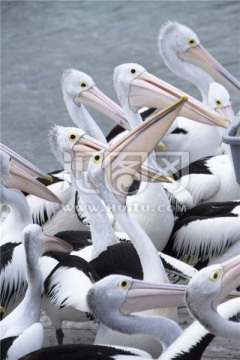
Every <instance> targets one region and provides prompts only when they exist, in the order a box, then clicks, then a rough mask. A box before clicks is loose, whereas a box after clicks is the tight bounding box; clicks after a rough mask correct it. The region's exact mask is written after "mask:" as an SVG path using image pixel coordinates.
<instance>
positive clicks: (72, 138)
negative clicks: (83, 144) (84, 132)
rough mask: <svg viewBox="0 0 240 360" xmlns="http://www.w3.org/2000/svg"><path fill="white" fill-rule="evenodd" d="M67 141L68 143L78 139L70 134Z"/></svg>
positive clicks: (75, 135)
mask: <svg viewBox="0 0 240 360" xmlns="http://www.w3.org/2000/svg"><path fill="white" fill-rule="evenodd" d="M68 139H69V140H70V141H76V140H77V139H78V135H77V134H73V133H72V134H70V135H68Z"/></svg>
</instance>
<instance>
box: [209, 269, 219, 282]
mask: <svg viewBox="0 0 240 360" xmlns="http://www.w3.org/2000/svg"><path fill="white" fill-rule="evenodd" d="M221 273H222V271H221V270H214V271H213V272H212V273H211V274H210V275H209V280H211V281H213V282H215V281H218V280H219V278H220V275H221Z"/></svg>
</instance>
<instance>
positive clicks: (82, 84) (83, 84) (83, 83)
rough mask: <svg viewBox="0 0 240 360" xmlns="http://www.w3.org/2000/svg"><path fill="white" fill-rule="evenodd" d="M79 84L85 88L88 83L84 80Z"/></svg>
mask: <svg viewBox="0 0 240 360" xmlns="http://www.w3.org/2000/svg"><path fill="white" fill-rule="evenodd" d="M80 86H81V88H83V89H85V88H86V87H87V86H88V84H87V83H85V82H81V83H80Z"/></svg>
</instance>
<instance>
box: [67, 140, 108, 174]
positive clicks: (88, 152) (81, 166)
mask: <svg viewBox="0 0 240 360" xmlns="http://www.w3.org/2000/svg"><path fill="white" fill-rule="evenodd" d="M107 148H108V145H106V144H103V143H101V142H100V141H98V140H96V139H94V138H92V137H91V136H88V135H86V134H85V135H83V136H81V137H80V138H79V139H78V141H77V142H76V143H75V144H74V145H73V147H72V151H73V157H72V164H71V166H72V172H73V174H74V176H75V177H76V178H77V179H79V177H80V176H81V174H82V172H83V171H87V169H88V163H89V161H90V159H91V157H92V156H93V154H95V153H96V152H99V151H101V150H105V149H107Z"/></svg>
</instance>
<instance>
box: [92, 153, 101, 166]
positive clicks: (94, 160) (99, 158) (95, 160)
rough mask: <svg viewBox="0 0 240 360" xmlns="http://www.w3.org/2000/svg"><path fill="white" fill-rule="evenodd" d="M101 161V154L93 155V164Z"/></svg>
mask: <svg viewBox="0 0 240 360" xmlns="http://www.w3.org/2000/svg"><path fill="white" fill-rule="evenodd" d="M101 159H102V155H101V154H97V155H95V156H94V158H93V162H94V164H99V163H100V161H101Z"/></svg>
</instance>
